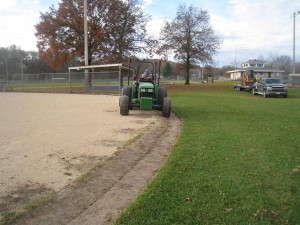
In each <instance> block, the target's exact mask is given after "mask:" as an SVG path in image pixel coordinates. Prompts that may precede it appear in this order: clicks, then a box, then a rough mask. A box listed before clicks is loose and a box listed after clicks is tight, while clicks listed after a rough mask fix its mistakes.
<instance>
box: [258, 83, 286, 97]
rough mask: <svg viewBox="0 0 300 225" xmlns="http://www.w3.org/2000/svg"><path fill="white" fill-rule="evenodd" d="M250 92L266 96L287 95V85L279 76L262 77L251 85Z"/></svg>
mask: <svg viewBox="0 0 300 225" xmlns="http://www.w3.org/2000/svg"><path fill="white" fill-rule="evenodd" d="M252 94H253V95H256V94H260V95H262V96H263V97H265V98H266V97H268V96H282V97H284V98H286V97H287V96H288V87H287V85H285V84H284V83H283V82H282V81H281V79H279V78H262V79H261V80H260V81H259V82H256V83H254V84H253V85H252Z"/></svg>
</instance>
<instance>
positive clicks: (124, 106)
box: [119, 95, 129, 116]
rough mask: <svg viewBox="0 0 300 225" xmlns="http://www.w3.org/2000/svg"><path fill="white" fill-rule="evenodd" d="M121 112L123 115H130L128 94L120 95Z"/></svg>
mask: <svg viewBox="0 0 300 225" xmlns="http://www.w3.org/2000/svg"><path fill="white" fill-rule="evenodd" d="M119 102H120V114H121V115H122V116H128V114H129V105H128V103H129V98H128V96H126V95H122V96H120V101H119Z"/></svg>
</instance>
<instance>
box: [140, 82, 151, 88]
mask: <svg viewBox="0 0 300 225" xmlns="http://www.w3.org/2000/svg"><path fill="white" fill-rule="evenodd" d="M139 88H140V89H141V88H145V89H153V88H154V85H153V84H152V83H150V82H141V83H140V85H139Z"/></svg>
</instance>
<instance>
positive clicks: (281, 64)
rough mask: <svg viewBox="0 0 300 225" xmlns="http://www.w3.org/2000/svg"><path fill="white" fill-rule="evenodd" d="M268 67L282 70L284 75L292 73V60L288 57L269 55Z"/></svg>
mask: <svg viewBox="0 0 300 225" xmlns="http://www.w3.org/2000/svg"><path fill="white" fill-rule="evenodd" d="M268 66H269V67H271V68H274V69H278V70H284V73H285V74H290V73H291V72H292V58H291V57H290V56H288V55H280V56H278V55H276V54H273V53H270V54H269V58H268Z"/></svg>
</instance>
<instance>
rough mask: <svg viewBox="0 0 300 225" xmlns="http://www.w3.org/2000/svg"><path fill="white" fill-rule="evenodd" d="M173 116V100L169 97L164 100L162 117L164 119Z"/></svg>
mask: <svg viewBox="0 0 300 225" xmlns="http://www.w3.org/2000/svg"><path fill="white" fill-rule="evenodd" d="M170 114H171V99H170V98H168V97H165V98H164V99H163V109H162V115H163V117H167V118H168V117H170Z"/></svg>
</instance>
